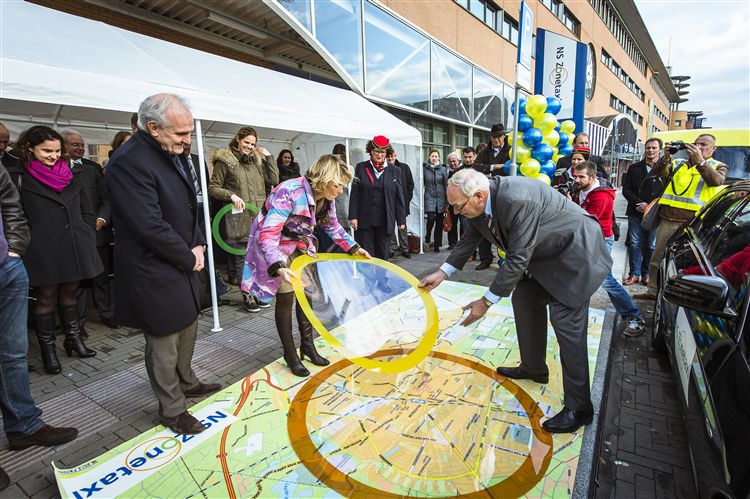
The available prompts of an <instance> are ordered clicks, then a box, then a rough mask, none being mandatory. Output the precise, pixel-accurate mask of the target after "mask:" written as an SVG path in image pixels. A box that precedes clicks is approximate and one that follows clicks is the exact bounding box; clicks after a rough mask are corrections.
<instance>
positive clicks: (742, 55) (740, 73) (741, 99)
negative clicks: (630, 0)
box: [635, 0, 750, 129]
mask: <svg viewBox="0 0 750 499" xmlns="http://www.w3.org/2000/svg"><path fill="white" fill-rule="evenodd" d="M635 3H636V5H637V7H638V11H639V12H640V13H641V17H642V18H643V20H644V22H645V23H646V27H647V28H648V31H649V33H650V34H651V38H652V39H653V41H654V45H655V46H656V49H657V50H658V51H659V54H660V55H661V58H662V60H663V61H664V65H669V64H670V62H671V66H672V75H689V76H691V78H690V80H688V81H687V83H690V86H689V87H688V88H687V89H686V90H689V91H690V93H689V94H688V95H686V96H685V97H687V98H688V99H690V100H688V101H687V102H685V103H682V104H680V110H686V111H703V117H704V118H707V119H706V120H704V122H703V125H704V126H707V127H711V128H745V129H747V128H750V30H749V29H748V26H749V25H750V2H748V0H704V1H695V0H681V1H680V0H677V1H675V0H635ZM670 37H671V53H670V50H669V45H670V43H669V42H670Z"/></svg>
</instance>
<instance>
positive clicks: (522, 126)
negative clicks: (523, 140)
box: [518, 114, 534, 132]
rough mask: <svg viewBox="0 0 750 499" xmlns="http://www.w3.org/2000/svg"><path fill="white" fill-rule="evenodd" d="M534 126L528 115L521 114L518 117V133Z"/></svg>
mask: <svg viewBox="0 0 750 499" xmlns="http://www.w3.org/2000/svg"><path fill="white" fill-rule="evenodd" d="M533 126H534V120H533V119H532V117H531V116H529V115H528V114H522V115H521V116H519V117H518V131H519V132H525V131H526V130H528V129H529V128H531V127H533Z"/></svg>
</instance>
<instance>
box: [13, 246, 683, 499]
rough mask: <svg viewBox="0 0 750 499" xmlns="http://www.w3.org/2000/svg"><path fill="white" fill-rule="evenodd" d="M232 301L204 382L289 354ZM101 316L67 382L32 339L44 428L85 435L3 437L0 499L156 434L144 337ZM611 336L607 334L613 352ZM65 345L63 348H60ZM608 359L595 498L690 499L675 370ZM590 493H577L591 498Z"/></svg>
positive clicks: (205, 358)
mask: <svg viewBox="0 0 750 499" xmlns="http://www.w3.org/2000/svg"><path fill="white" fill-rule="evenodd" d="M446 256H447V253H445V252H442V253H439V254H438V253H432V252H431V253H428V254H425V255H420V256H415V257H413V258H411V259H408V260H407V259H404V258H402V257H399V258H396V259H395V260H394V263H397V264H398V265H401V266H402V267H404V268H406V269H407V270H409V271H410V272H411V273H412V274H414V275H416V276H423V275H425V274H426V273H428V272H430V271H432V270H433V269H435V268H436V266H437V265H438V264H439V263H440V262H442V261H443V260H444V258H445V257H446ZM620 260H622V258H620ZM474 267H475V265H474V264H473V263H469V264H468V265H467V267H466V270H464V271H463V272H462V273H461V274H460V278H461V280H462V281H465V282H471V283H474V284H480V285H485V286H486V285H489V283H490V282H491V280H492V277H493V276H494V272H492V271H491V270H485V271H480V272H477V271H475V270H473V268H474ZM494 268H496V267H494ZM229 301H230V303H229V304H227V305H223V306H221V307H220V313H221V325H222V327H223V328H224V330H223V331H221V332H212V331H211V328H212V326H213V322H212V319H211V316H210V310H208V311H207V312H206V316H205V317H202V318H201V319H200V320H199V335H198V342H197V344H196V352H195V357H194V366H195V369H196V372H197V373H198V375H199V376H200V377H201V378H202V379H204V380H205V381H208V382H221V383H223V384H224V385H225V386H226V385H229V384H232V383H234V382H236V381H238V380H239V379H241V378H243V377H245V376H247V375H248V374H250V373H252V372H254V371H256V370H258V369H260V368H261V367H263V366H264V365H266V364H269V363H271V362H274V361H275V360H277V359H278V358H280V357H281V354H282V351H281V345H280V342H279V340H278V335H277V333H276V330H275V327H274V323H273V308H269V309H264V310H262V311H261V312H260V313H258V314H248V313H246V312H244V311H243V310H242V309H241V306H240V305H239V303H240V301H239V294H238V293H237V292H236V291H233V292H232V293H230V295H229ZM592 307H595V308H603V309H606V310H607V320H606V321H605V328H606V327H609V326H608V325H612V324H613V320H612V319H613V316H614V313H613V310H612V309H611V306H610V304H609V301H608V299H607V297H606V294H604V293H603V292H602V291H601V290H600V291H598V292H597V294H596V295H595V296H594V297H593V298H592ZM95 315H96V314H95V312H93V311H90V321H89V324H88V326H87V327H88V329H89V333H90V335H91V339H90V340H89V341H88V342H87V344H88V345H89V346H90V347H92V348H94V349H95V350H97V352H98V354H97V356H96V357H93V358H90V359H78V358H70V359H69V358H67V357H65V354H64V352H63V351H62V350H61V349H58V355H59V356H60V360H61V362H62V364H63V373H62V374H60V375H57V376H50V375H47V374H44V371H43V366H42V364H41V360H40V358H39V352H38V347H37V345H36V340H35V339H34V338H32V339H31V346H30V353H29V363H30V365H31V367H32V369H33V372H31V373H30V377H31V386H32V393H33V395H34V397H35V400H36V401H37V403H38V404H39V405H40V406H41V407H42V409H43V410H44V412H45V416H44V417H45V420H46V421H47V422H49V423H52V424H71V425H74V426H77V427H78V428H80V429H81V430H82V431H81V435H80V436H79V438H78V439H77V440H75V441H74V442H71V443H70V444H67V445H65V446H61V447H57V448H54V449H47V448H38V447H36V448H31V449H28V450H26V451H22V452H15V453H12V452H10V451H8V450H7V445H6V441H5V437H4V435H1V434H0V466H2V467H3V468H5V469H6V470H7V471H8V473H9V474H10V476H11V480H12V482H13V483H12V485H11V487H10V488H9V489H7V490H6V491H4V492H2V493H0V499H4V498H10V497H14V498H15V497H34V498H46V497H57V496H58V493H57V487H56V484H55V481H54V477H53V473H52V467H51V464H50V462H51V461H52V460H54V461H55V462H56V463H59V465H60V466H62V467H70V466H74V465H77V464H80V463H81V462H84V461H87V460H90V459H92V458H94V457H96V456H97V455H100V454H101V453H103V452H105V451H106V450H109V449H111V448H114V447H116V446H117V445H119V444H120V443H122V442H124V441H127V440H129V439H130V438H132V437H134V436H135V435H137V434H138V433H141V432H143V431H145V430H148V429H150V428H152V427H153V426H154V425H156V424H158V415H157V404H156V399H155V398H154V397H153V395H152V393H151V390H150V388H149V386H148V381H147V377H146V374H145V368H144V366H143V346H144V340H143V337H142V334H141V333H140V332H139V331H137V330H132V329H129V328H119V329H117V330H110V329H109V328H106V327H105V326H102V325H101V324H99V323H98V322H96V318H95ZM614 325H615V328H616V329H617V330H619V329H621V328H622V324H621V323H620V324H618V323H616V322H615V324H614ZM607 333H608V331H605V332H604V334H603V337H604V336H606V337H607V343H606V344H608V338H609V335H608V334H607ZM32 336H33V335H32ZM61 343H62V341H61V339H59V340H58V346H59V345H60V344H61ZM611 352H612V354H611V355H610V363H609V369H607V366H606V365H605V366H602V367H603V371H605V370H608V371H609V375H608V377H607V378H606V379H607V380H608V381H607V387H606V389H604V394H603V395H602V397H603V399H604V400H603V404H604V405H603V407H604V409H603V418H602V426H601V427H600V428H601V431H600V432H596V431H592V432H588V431H587V432H586V433H587V434H586V436H585V437H584V438H585V439H588V440H590V441H591V449H590V450H589V451H587V453H586V455H587V456H590V455H593V456H596V459H595V460H594V459H590V458H589V459H590V460H591V461H592V464H593V470H592V473H593V475H592V476H593V477H594V479H593V483H594V486H593V487H592V489H591V490H592V491H593V493H594V494H595V495H596V497H633V496H634V495H635V494H636V493H639V494H641V495H642V497H690V496H691V494H693V491H692V487H691V483H692V481H691V479H690V463H689V461H688V458H687V450H686V447H685V440H684V430H683V428H682V421H681V419H680V415H679V405H678V402H677V399H676V397H675V393H676V392H675V386H674V383H673V378H672V374H671V372H670V370H669V367H668V366H667V365H666V363H665V361H664V360H663V359H660V358H659V357H657V356H656V355H655V353H654V352H652V351H650V349H649V348H648V347H647V339H646V338H645V337H642V338H637V339H630V338H624V337H622V336H621V335H619V334H615V335H613V337H612V345H611ZM604 379H605V376H604V375H603V374H602V375H601V376H599V375H598V374H597V376H596V377H595V385H596V384H597V383H598V384H601V383H602V382H603V380H604ZM594 391H595V392H596V386H595V387H594ZM592 428H595V427H593V426H592ZM597 437H599V438H597ZM598 445H600V446H601V448H599V447H598ZM595 446H596V447H595ZM580 467H581V469H583V468H584V466H580ZM579 475H584V476H585V478H584V480H585V481H587V480H588V476H589V475H587V474H585V473H581V471H580V470H579ZM579 478H580V477H579ZM585 485H586V484H584V488H583V489H581V488H580V487H577V489H576V490H586V489H587V487H586V486H585Z"/></svg>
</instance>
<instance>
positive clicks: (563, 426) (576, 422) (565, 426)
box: [542, 407, 594, 433]
mask: <svg viewBox="0 0 750 499" xmlns="http://www.w3.org/2000/svg"><path fill="white" fill-rule="evenodd" d="M593 419H594V411H593V410H592V409H582V410H578V411H576V410H575V409H568V408H567V407H563V410H562V411H560V412H558V413H557V414H556V415H554V416H552V417H551V418H549V419H548V420H547V421H545V422H544V423H542V428H544V429H545V430H547V431H548V432H550V433H573V432H574V431H576V430H577V429H578V428H580V427H581V426H583V425H587V424H589V423H591V421H593Z"/></svg>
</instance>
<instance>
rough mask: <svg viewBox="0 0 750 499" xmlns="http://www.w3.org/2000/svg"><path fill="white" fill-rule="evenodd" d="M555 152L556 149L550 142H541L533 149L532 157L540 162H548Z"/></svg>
mask: <svg viewBox="0 0 750 499" xmlns="http://www.w3.org/2000/svg"><path fill="white" fill-rule="evenodd" d="M554 154H555V150H554V149H553V148H552V146H551V145H549V144H539V145H538V146H536V147H535V148H534V150H533V151H531V157H532V158H534V159H535V160H537V161H539V163H546V162H547V161H549V160H550V159H551V158H552V156H553V155H554Z"/></svg>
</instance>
